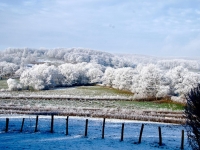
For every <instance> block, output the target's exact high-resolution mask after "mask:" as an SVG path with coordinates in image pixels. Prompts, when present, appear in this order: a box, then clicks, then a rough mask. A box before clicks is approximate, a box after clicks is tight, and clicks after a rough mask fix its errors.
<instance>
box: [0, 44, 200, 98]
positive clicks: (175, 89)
mask: <svg viewBox="0 0 200 150" xmlns="http://www.w3.org/2000/svg"><path fill="white" fill-rule="evenodd" d="M0 56H1V57H0V71H1V72H0V73H1V74H0V77H4V76H7V77H8V76H11V77H12V75H13V74H15V76H19V77H20V80H19V82H17V81H16V80H14V79H9V80H8V81H7V83H8V86H9V90H19V89H31V88H33V89H35V90H44V89H52V88H54V87H69V86H76V85H89V84H97V83H98V84H102V85H105V86H110V87H113V88H116V89H120V90H126V91H131V92H133V93H134V94H135V98H138V99H140V98H141V99H143V98H157V97H166V96H176V97H173V99H174V100H178V97H177V96H179V98H181V99H183V97H184V94H186V93H187V92H188V91H189V90H190V89H191V88H193V87H195V86H196V85H197V84H198V83H200V74H199V72H200V61H199V60H195V59H161V58H155V57H147V56H140V55H114V54H109V53H105V52H100V51H94V50H89V49H81V48H71V49H61V48H57V49H51V50H45V49H28V48H25V49H10V48H9V49H6V50H5V51H2V52H1V53H0ZM45 62H47V63H45Z"/></svg>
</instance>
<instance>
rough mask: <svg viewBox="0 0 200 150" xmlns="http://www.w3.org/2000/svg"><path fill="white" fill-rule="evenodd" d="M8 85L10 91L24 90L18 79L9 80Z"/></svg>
mask: <svg viewBox="0 0 200 150" xmlns="http://www.w3.org/2000/svg"><path fill="white" fill-rule="evenodd" d="M7 84H8V90H10V91H17V90H21V89H22V86H21V84H20V83H18V82H17V81H16V79H11V78H9V79H8V80H7Z"/></svg>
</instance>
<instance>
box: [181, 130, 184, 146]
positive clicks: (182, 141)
mask: <svg viewBox="0 0 200 150" xmlns="http://www.w3.org/2000/svg"><path fill="white" fill-rule="evenodd" d="M181 149H184V130H182V136H181Z"/></svg>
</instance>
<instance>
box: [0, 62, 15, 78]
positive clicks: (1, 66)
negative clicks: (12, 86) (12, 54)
mask: <svg viewBox="0 0 200 150" xmlns="http://www.w3.org/2000/svg"><path fill="white" fill-rule="evenodd" d="M18 69H19V66H18V65H16V64H13V63H8V62H5V61H3V62H0V76H1V77H3V76H8V77H10V76H12V75H13V74H14V73H15V71H16V70H18Z"/></svg>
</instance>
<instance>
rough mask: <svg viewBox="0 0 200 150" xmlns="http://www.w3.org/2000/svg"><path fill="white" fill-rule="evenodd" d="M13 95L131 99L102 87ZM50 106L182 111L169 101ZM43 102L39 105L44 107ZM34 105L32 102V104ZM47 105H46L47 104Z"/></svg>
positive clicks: (3, 85)
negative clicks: (120, 97)
mask: <svg viewBox="0 0 200 150" xmlns="http://www.w3.org/2000/svg"><path fill="white" fill-rule="evenodd" d="M2 88H4V89H6V88H7V83H6V80H0V89H2ZM12 94H13V95H19V94H23V95H27V96H28V95H32V94H33V95H49V94H50V95H71V96H89V97H93V96H100V97H103V96H108V97H109V96H124V97H132V96H133V94H132V93H130V92H126V91H120V90H116V89H113V88H108V87H102V86H80V87H71V88H61V89H59V90H47V91H31V92H30V91H19V92H12ZM45 102H46V103H49V104H50V105H51V104H52V103H54V105H56V104H57V105H71V106H78V107H81V106H82V107H93V108H95V107H98V108H119V107H120V108H127V109H153V110H158V109H165V110H183V109H184V106H183V105H182V104H177V103H173V102H171V101H159V102H143V101H142V102H140V101H112V102H111V101H109V100H108V101H102V102H97V101H93V102H84V101H82V102H67V103H65V104H60V102H59V101H57V102H53V101H52V102H51V101H48V102H47V101H45ZM45 102H43V100H41V101H40V103H43V105H45V104H44V103H45ZM33 103H34V102H33ZM47 105H48V104H47Z"/></svg>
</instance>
